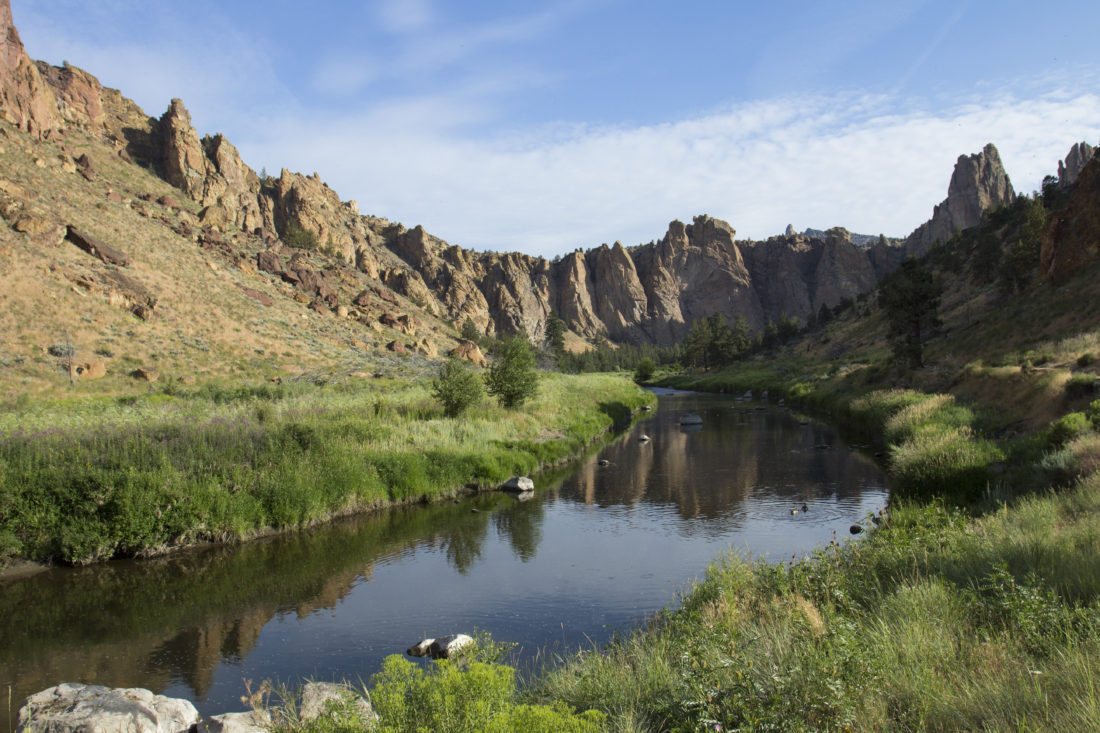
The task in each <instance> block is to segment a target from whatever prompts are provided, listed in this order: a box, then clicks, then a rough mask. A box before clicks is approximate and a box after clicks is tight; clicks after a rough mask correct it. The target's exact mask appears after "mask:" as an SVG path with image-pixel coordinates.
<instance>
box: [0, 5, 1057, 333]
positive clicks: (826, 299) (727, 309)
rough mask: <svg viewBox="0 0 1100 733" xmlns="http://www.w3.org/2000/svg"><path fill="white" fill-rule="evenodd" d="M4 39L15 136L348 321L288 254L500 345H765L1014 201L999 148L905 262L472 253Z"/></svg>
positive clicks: (704, 227)
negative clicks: (714, 329) (78, 145)
mask: <svg viewBox="0 0 1100 733" xmlns="http://www.w3.org/2000/svg"><path fill="white" fill-rule="evenodd" d="M0 24H6V25H5V27H6V28H7V31H8V32H7V37H6V38H7V41H6V43H5V46H4V48H3V51H4V55H3V58H2V61H3V63H4V68H3V73H2V74H0V77H2V78H0V93H2V94H3V98H2V102H3V111H4V114H5V115H7V116H8V118H9V120H11V121H12V122H13V124H16V125H18V126H20V127H21V128H23V129H25V130H28V131H30V132H32V133H34V134H36V135H43V134H46V133H47V132H48V131H50V130H53V129H55V128H58V130H59V134H62V135H63V134H64V130H65V128H70V127H72V128H81V129H82V130H85V131H88V132H91V133H93V134H94V135H96V136H98V137H99V138H100V139H102V140H105V141H106V143H107V144H108V145H110V146H112V147H113V149H114V151H115V152H116V153H117V155H118V156H119V157H121V158H123V159H124V160H125V161H127V162H129V163H132V164H134V165H139V166H143V167H145V168H147V169H148V170H150V171H154V172H156V173H157V174H158V175H159V176H160V177H162V178H163V179H164V180H166V181H167V182H169V183H170V184H172V185H173V186H175V187H176V188H178V189H179V190H180V191H181V192H182V195H184V196H186V198H187V199H189V200H190V201H191V202H193V204H194V205H195V208H196V210H197V211H198V216H197V219H196V221H194V225H195V226H196V227H197V228H198V229H199V230H201V231H203V232H205V234H202V235H200V234H194V235H193V236H195V237H202V238H204V239H203V241H205V242H208V243H209V242H217V241H218V238H219V237H221V236H223V235H224V236H237V235H239V234H242V233H243V234H245V235H247V236H249V237H253V238H254V239H255V241H259V242H266V243H267V245H268V246H269V247H270V248H271V249H270V252H269V255H270V256H269V257H268V258H267V259H266V260H265V262H267V265H268V266H269V268H274V269H268V271H270V272H272V273H274V274H276V275H278V276H280V277H282V278H284V279H285V280H287V281H288V282H293V283H295V284H296V285H302V284H303V283H304V285H302V287H304V288H305V289H306V290H307V291H308V292H307V293H306V294H305V297H308V298H309V299H310V300H309V302H310V307H316V308H324V307H328V308H330V309H332V310H333V312H335V311H336V309H338V308H340V307H341V306H342V305H344V304H341V303H340V302H339V299H338V298H337V299H334V298H333V297H332V296H331V293H330V291H331V288H330V287H329V286H327V285H325V283H323V282H321V283H320V285H318V284H317V283H315V282H314V278H313V277H308V276H302V275H300V273H299V270H300V269H301V268H297V269H295V268H294V267H289V266H284V265H283V263H282V260H281V259H279V257H280V256H282V257H285V256H286V254H287V250H286V249H285V248H284V247H283V243H285V242H287V241H292V240H293V241H297V242H298V243H299V244H301V242H302V241H306V242H307V243H309V244H310V245H311V246H314V247H316V248H318V249H320V250H323V251H325V252H328V253H329V254H331V255H334V256H337V257H339V258H340V259H342V260H343V261H344V262H345V263H347V264H348V265H351V266H354V267H355V268H356V269H357V270H358V271H359V272H360V273H362V274H363V275H365V276H366V277H367V278H369V279H370V280H372V281H373V282H376V283H377V287H376V288H375V291H376V292H381V291H382V290H390V291H394V292H396V293H399V294H401V295H403V296H405V298H406V299H407V301H408V302H410V303H412V304H414V305H415V306H417V307H419V309H420V310H421V311H422V313H424V314H429V315H431V316H435V317H439V318H442V319H445V320H449V321H451V322H452V323H454V324H455V325H456V326H457V325H460V324H462V323H464V322H465V321H466V320H467V319H469V320H470V321H472V322H473V323H474V324H475V325H476V326H477V328H478V329H479V330H481V331H483V332H485V333H487V334H490V335H495V334H502V333H503V334H507V333H515V332H519V331H526V332H527V333H528V334H529V335H530V336H531V337H532V338H533V339H535V340H539V341H540V340H541V339H542V338H543V336H544V332H545V327H546V323H547V320H548V318H549V316H550V314H551V313H557V314H558V315H559V316H560V317H561V318H562V319H564V321H565V322H566V324H567V325H568V327H569V328H570V329H571V330H573V331H574V332H575V333H577V334H579V335H580V336H582V337H584V338H586V339H589V340H591V341H599V340H602V339H610V340H612V341H615V342H625V343H656V344H662V345H667V344H672V343H676V342H677V341H679V340H680V339H681V338H682V337H683V335H684V334H685V333H686V332H687V330H688V328H690V326H691V323H692V322H693V321H694V320H696V319H698V318H702V317H706V316H710V315H711V314H713V313H722V314H724V315H725V316H726V317H727V319H728V320H730V321H731V322H732V321H733V320H735V319H736V318H737V317H743V318H744V319H745V320H746V321H747V322H748V324H749V326H750V328H752V329H754V330H761V329H763V328H764V326H765V325H766V324H767V322H768V321H778V320H779V319H780V317H781V316H783V315H786V316H792V317H794V318H797V319H800V320H805V319H807V318H808V317H809V316H810V314H812V313H816V312H817V311H818V309H820V308H821V306H823V305H824V306H829V307H832V306H835V305H836V304H837V303H839V302H840V301H841V300H842V299H844V298H850V297H853V296H855V295H858V294H859V293H862V292H865V291H868V290H870V289H873V288H874V287H875V286H876V284H877V282H878V280H879V279H880V278H881V277H882V275H883V274H885V273H886V272H888V271H889V270H891V269H892V268H893V267H896V265H897V264H898V263H899V262H900V261H901V259H902V258H903V257H904V256H906V255H908V254H922V253H923V252H925V251H927V249H928V247H930V246H931V245H932V244H933V243H934V242H936V241H942V240H945V239H947V238H948V237H950V236H951V234H952V233H954V232H955V231H957V230H960V229H965V228H968V227H970V226H973V225H975V224H976V223H978V222H979V221H980V219H981V215H982V213H983V212H984V211H986V210H988V209H990V208H992V207H996V206H999V205H1002V204H1005V203H1009V202H1011V201H1012V199H1013V196H1014V194H1013V191H1012V186H1011V183H1010V182H1009V180H1008V177H1007V175H1005V172H1004V169H1003V167H1002V165H1001V161H1000V157H999V155H998V153H997V150H996V148H994V147H993V146H992V145H987V146H986V147H985V149H984V150H982V152H980V153H978V154H976V155H970V156H961V157H960V158H959V160H958V163H957V164H956V166H955V170H954V173H953V175H952V177H951V182H950V185H949V187H948V196H947V199H945V200H944V201H943V202H942V203H941V204H939V205H938V206H936V207H935V210H934V213H933V216H932V219H931V220H930V221H929V222H927V223H926V224H924V225H922V226H921V227H920V228H918V229H917V230H916V231H915V232H913V234H912V235H910V237H909V238H908V239H907V240H906V241H905V242H904V243H903V244H902V245H900V246H899V245H898V244H897V243H895V242H889V241H886V240H885V238H880V240H879V241H877V242H875V243H874V244H872V245H871V246H866V245H867V241H865V240H863V239H860V241H859V243H858V244H857V243H854V242H853V239H852V235H851V234H849V233H848V232H847V231H846V230H844V229H841V228H836V229H830V230H828V231H827V232H820V233H819V232H816V231H815V232H812V235H811V236H807V235H806V234H802V235H799V234H794V233H793V229H792V228H790V227H788V233H787V234H785V235H783V236H778V237H772V238H771V239H768V240H767V241H763V242H751V241H737V240H735V232H734V230H733V228H732V227H731V226H730V225H729V224H727V223H726V222H724V221H721V220H719V219H714V218H711V217H709V216H705V215H703V216H697V217H695V218H694V219H693V221H692V223H690V224H684V223H682V222H680V221H673V222H671V223H670V224H669V227H668V230H667V232H666V233H665V235H664V236H663V237H662V238H661V240H660V241H659V242H655V243H652V244H648V245H642V246H638V247H633V248H629V249H628V248H626V247H623V245H622V244H620V243H618V242H616V243H615V244H614V245H611V246H608V245H601V246H600V247H596V248H594V249H590V250H587V251H581V250H576V251H574V252H572V253H570V254H568V255H566V256H564V257H561V258H556V259H555V260H553V261H548V260H546V259H543V258H539V257H531V256H527V255H523V254H518V253H493V252H484V253H482V252H470V251H466V250H464V249H462V248H461V247H458V246H453V245H450V244H448V243H447V242H445V241H443V240H441V239H439V238H437V237H435V236H432V235H431V234H429V233H427V232H425V231H424V229H423V228H422V227H419V226H416V227H413V228H411V229H407V228H406V227H404V226H402V225H401V224H396V223H391V222H389V221H387V220H385V219H379V218H375V217H366V216H362V215H360V213H359V209H358V206H357V205H356V203H355V202H354V201H342V200H341V199H340V197H339V195H338V194H337V193H336V192H335V191H333V190H332V189H331V188H329V187H328V185H327V184H325V183H324V182H323V181H322V180H321V178H320V176H319V175H318V174H316V173H314V174H312V175H309V176H306V175H302V174H298V173H292V172H290V171H286V170H283V171H282V172H281V174H280V175H279V177H278V178H265V179H261V178H260V176H259V175H257V174H256V172H255V171H253V170H252V169H251V168H249V167H248V166H247V165H246V164H245V163H244V161H243V160H242V159H241V157H240V154H239V153H238V151H237V149H236V148H235V147H234V146H233V145H232V144H231V143H230V142H229V141H228V140H227V139H226V138H225V137H224V136H222V135H220V134H219V135H213V136H210V135H207V136H205V137H200V136H199V134H198V132H197V131H196V130H195V128H194V127H193V125H192V123H191V116H190V114H189V113H188V111H187V109H186V107H185V106H184V104H183V102H181V101H180V100H178V99H173V100H172V101H171V103H170V104H169V106H168V109H167V110H166V111H165V112H164V114H163V115H161V116H160V117H159V118H155V117H151V116H149V115H146V114H145V113H144V112H142V111H141V110H140V109H139V108H138V107H137V106H136V105H135V104H134V103H133V102H131V101H130V100H128V99H126V98H125V97H123V96H122V95H121V94H120V93H119V92H117V91H115V90H111V89H105V88H103V87H102V85H101V84H100V83H99V82H98V81H97V80H96V79H95V77H93V76H92V75H91V74H88V73H87V72H84V71H82V70H80V69H77V68H76V67H73V66H69V65H68V64H66V65H65V66H63V67H53V66H50V65H48V64H45V63H42V62H38V63H37V64H35V63H33V62H31V61H30V59H29V58H28V57H27V56H26V53H25V52H24V51H23V48H22V44H21V43H20V42H19V38H18V34H17V33H16V32H15V29H14V26H12V24H11V12H10V6H9V3H8V2H7V0H0ZM1067 166H1070V167H1072V165H1071V163H1067ZM90 175H94V174H93V173H92V172H91V171H87V172H86V173H85V177H88V176H90ZM180 230H181V231H183V232H184V233H187V228H186V227H183V226H182V225H181V228H180ZM280 240H282V242H280ZM860 245H863V246H860ZM209 246H214V245H209ZM291 264H293V262H292V263H291ZM288 267H289V269H288ZM321 285H325V287H321ZM364 292H365V291H364ZM345 310H347V309H346V307H345ZM394 318H396V316H394ZM391 320H392V319H391Z"/></svg>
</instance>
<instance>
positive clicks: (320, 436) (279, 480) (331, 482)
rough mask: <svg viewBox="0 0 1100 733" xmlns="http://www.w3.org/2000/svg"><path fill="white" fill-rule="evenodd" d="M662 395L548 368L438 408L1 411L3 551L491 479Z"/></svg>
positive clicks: (378, 389) (308, 392)
mask: <svg viewBox="0 0 1100 733" xmlns="http://www.w3.org/2000/svg"><path fill="white" fill-rule="evenodd" d="M651 399H652V398H651V397H650V396H649V395H647V394H646V393H644V392H642V391H641V390H639V389H638V388H637V387H636V386H634V385H633V384H632V383H631V382H630V381H629V379H628V378H626V377H617V376H612V375H585V376H576V377H571V376H563V375H550V376H547V378H546V379H545V380H544V381H543V384H542V385H541V388H540V390H539V393H538V396H537V397H536V398H535V399H534V400H532V401H531V403H530V404H528V405H527V406H525V408H524V409H522V410H505V409H502V408H500V407H497V406H495V405H493V404H491V403H488V402H485V403H483V404H482V405H480V406H478V407H477V408H476V409H475V410H473V411H472V413H471V414H470V415H469V416H467V417H464V418H458V419H452V418H447V417H445V416H444V414H443V409H442V407H441V406H440V405H438V404H436V403H435V401H434V400H432V398H431V396H430V394H429V386H428V385H427V384H421V383H415V382H410V381H387V382H383V381H372V382H370V383H367V384H363V385H352V386H340V385H335V386H332V387H318V386H306V385H296V386H293V387H289V386H283V385H259V386H254V387H241V386H236V387H205V388H202V389H198V390H194V391H191V392H181V391H178V390H176V389H173V390H172V391H171V392H170V393H167V394H166V393H150V394H146V395H142V396H138V397H127V398H123V399H112V398H102V397H101V398H94V399H88V400H67V401H64V402H59V403H55V404H52V405H34V406H28V407H26V408H24V409H21V410H14V411H12V412H9V413H5V414H4V415H3V416H0V554H3V555H7V556H12V555H21V556H23V557H27V558H32V559H37V560H51V561H59V562H65V563H74V564H81V563H87V562H92V561H96V560H101V559H106V558H110V557H118V556H142V555H150V554H156V553H158V552H161V551H163V550H165V549H167V548H171V547H175V546H180V545H188V544H192V543H195V542H198V541H207V540H215V541H226V540H236V539H241V538H247V537H249V536H252V535H254V534H255V533H257V532H261V531H264V530H266V529H269V528H287V527H297V526H305V525H309V524H312V523H315V522H318V521H323V520H325V519H328V518H331V517H333V516H336V515H340V514H345V513H349V512H354V511H362V510H365V509H369V508H372V507H380V506H385V505H390V504H395V503H406V502H410V501H421V500H426V499H430V498H433V497H439V496H447V495H453V494H454V493H455V492H457V491H460V490H462V489H463V487H465V486H467V485H471V484H476V485H478V486H481V487H491V486H493V485H496V484H498V483H500V482H502V481H503V480H505V479H507V478H508V477H510V476H513V475H516V474H529V473H533V472H535V471H537V470H539V469H540V468H543V467H547V466H549V465H552V464H554V463H557V462H560V461H563V460H565V459H568V458H570V457H572V456H574V455H576V454H577V453H579V452H580V451H582V450H583V449H584V448H585V447H586V446H587V445H588V444H589V443H590V442H591V441H593V440H594V439H596V438H597V437H599V436H600V435H602V434H603V433H605V432H606V431H607V430H608V429H609V428H610V427H611V426H612V425H613V424H615V423H616V422H619V421H621V420H622V419H623V418H624V416H628V415H629V414H630V413H631V412H632V411H633V410H634V409H636V408H637V407H638V406H640V405H641V404H643V403H645V402H646V401H649V400H651Z"/></svg>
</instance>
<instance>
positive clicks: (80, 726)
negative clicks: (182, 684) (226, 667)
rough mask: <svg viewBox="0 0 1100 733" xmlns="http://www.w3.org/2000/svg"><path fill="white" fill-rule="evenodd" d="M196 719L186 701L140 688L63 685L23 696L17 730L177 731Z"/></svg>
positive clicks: (74, 732)
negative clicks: (24, 697) (24, 698)
mask: <svg viewBox="0 0 1100 733" xmlns="http://www.w3.org/2000/svg"><path fill="white" fill-rule="evenodd" d="M200 720H201V718H200V716H199V713H198V711H197V710H195V706H194V705H192V704H191V703H190V702H189V701H187V700H180V699H177V698H171V697H165V696H163V695H154V694H153V693H152V692H150V691H149V690H145V689H142V688H127V689H121V688H109V687H101V686H99V685H82V684H75V683H62V684H60V685H57V686H56V687H51V688H49V689H46V690H43V691H42V692H38V693H35V694H34V695H31V696H30V697H28V698H27V699H26V700H25V701H24V702H23V706H22V707H20V708H19V714H18V718H17V723H16V730H17V731H19V733H70V732H71V733H182V732H183V731H187V730H189V729H190V728H191V726H193V725H196V724H197V723H199V722H200Z"/></svg>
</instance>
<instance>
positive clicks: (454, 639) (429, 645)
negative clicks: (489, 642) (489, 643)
mask: <svg viewBox="0 0 1100 733" xmlns="http://www.w3.org/2000/svg"><path fill="white" fill-rule="evenodd" d="M473 643H474V640H473V638H472V637H470V636H467V635H466V634H451V635H450V636H441V637H439V638H438V639H424V640H423V641H421V642H420V643H419V644H413V645H412V646H411V647H409V648H408V649H407V650H405V653H406V654H408V655H409V656H410V657H429V658H430V659H450V658H451V657H453V656H454V655H456V654H457V653H458V652H460V651H461V650H463V649H465V648H467V647H469V646H471V645H472V644H473Z"/></svg>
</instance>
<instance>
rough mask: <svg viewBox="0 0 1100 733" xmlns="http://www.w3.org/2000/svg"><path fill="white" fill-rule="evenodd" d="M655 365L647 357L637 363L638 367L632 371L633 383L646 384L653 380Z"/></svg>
mask: <svg viewBox="0 0 1100 733" xmlns="http://www.w3.org/2000/svg"><path fill="white" fill-rule="evenodd" d="M656 368H657V365H656V364H654V363H653V360H652V359H650V358H649V357H648V356H647V357H645V358H644V359H642V360H641V361H639V362H638V366H637V367H635V369H634V381H635V382H637V383H638V384H642V383H644V382H648V381H649V380H650V379H652V378H653V372H654V370H656Z"/></svg>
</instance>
